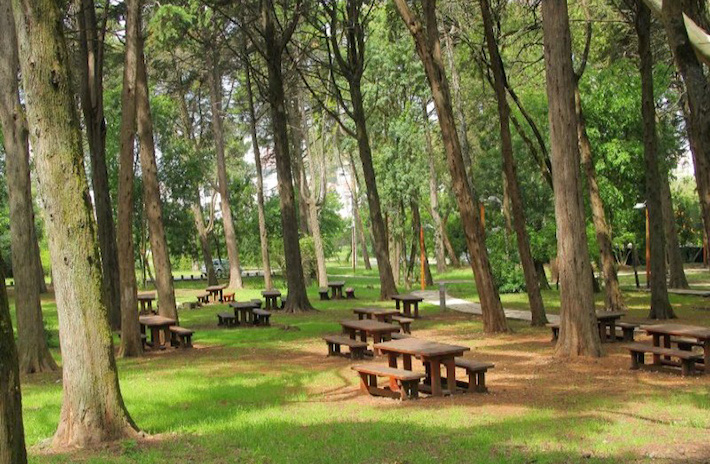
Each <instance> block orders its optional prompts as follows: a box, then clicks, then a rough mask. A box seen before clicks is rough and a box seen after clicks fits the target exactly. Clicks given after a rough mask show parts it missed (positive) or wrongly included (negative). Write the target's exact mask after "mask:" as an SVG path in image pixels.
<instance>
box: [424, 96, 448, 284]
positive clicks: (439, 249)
mask: <svg viewBox="0 0 710 464" xmlns="http://www.w3.org/2000/svg"><path fill="white" fill-rule="evenodd" d="M422 111H423V113H424V135H425V137H426V148H427V154H428V157H427V158H428V161H429V204H430V206H431V217H432V219H433V220H434V252H435V254H436V272H437V273H439V274H441V273H443V272H446V252H445V251H444V239H443V238H442V235H443V233H444V230H443V225H442V222H441V215H439V180H438V179H437V176H436V163H435V157H434V146H433V144H432V142H431V130H430V128H429V111H428V110H427V102H426V100H422Z"/></svg>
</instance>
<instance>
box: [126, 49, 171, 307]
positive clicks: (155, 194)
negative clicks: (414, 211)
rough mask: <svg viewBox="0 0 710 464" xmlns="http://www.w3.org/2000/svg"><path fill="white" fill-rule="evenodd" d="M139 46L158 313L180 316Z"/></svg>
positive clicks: (140, 118) (140, 113)
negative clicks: (166, 236)
mask: <svg viewBox="0 0 710 464" xmlns="http://www.w3.org/2000/svg"><path fill="white" fill-rule="evenodd" d="M138 47H139V49H138V66H137V73H136V121H137V124H136V125H137V129H138V140H139V142H140V162H141V171H142V173H143V198H144V201H145V214H146V218H147V220H148V231H149V236H150V251H151V253H152V255H153V268H154V269H155V288H156V290H157V291H158V313H159V314H160V315H161V316H164V317H169V318H171V319H175V320H177V316H178V314H177V305H176V303H175V288H174V286H173V272H172V266H171V265H170V252H169V250H168V242H167V239H166V238H165V226H164V225H163V205H162V202H161V199H160V184H159V182H158V165H157V162H156V160H155V141H154V139H153V118H152V116H151V112H150V97H149V93H148V73H147V71H146V63H145V55H144V54H143V42H142V40H141V39H139V41H138Z"/></svg>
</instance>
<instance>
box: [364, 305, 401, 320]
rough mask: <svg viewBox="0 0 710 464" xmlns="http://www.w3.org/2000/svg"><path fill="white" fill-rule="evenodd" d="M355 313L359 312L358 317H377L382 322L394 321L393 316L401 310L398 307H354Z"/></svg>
mask: <svg viewBox="0 0 710 464" xmlns="http://www.w3.org/2000/svg"><path fill="white" fill-rule="evenodd" d="M353 313H355V314H357V318H358V319H373V318H374V319H377V320H378V321H380V322H388V323H391V322H392V317H393V316H398V315H399V311H397V310H396V309H385V308H353Z"/></svg>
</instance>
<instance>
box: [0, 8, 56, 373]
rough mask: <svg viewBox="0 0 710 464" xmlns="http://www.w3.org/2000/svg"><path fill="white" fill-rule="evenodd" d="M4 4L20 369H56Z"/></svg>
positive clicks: (3, 68) (1, 76)
mask: <svg viewBox="0 0 710 464" xmlns="http://www.w3.org/2000/svg"><path fill="white" fill-rule="evenodd" d="M0 8H2V11H0V49H1V50H3V53H2V54H0V88H2V89H3V91H2V92H0V123H1V124H2V135H3V143H4V148H5V168H6V182H7V189H8V191H7V193H8V199H9V209H10V221H9V222H10V244H11V248H12V269H13V272H14V277H15V290H16V292H15V294H16V295H17V298H15V309H16V314H17V335H18V347H17V348H18V350H19V369H20V372H22V373H27V374H31V373H33V372H44V371H53V370H55V369H57V364H56V363H55V362H54V359H53V358H52V354H51V353H50V352H49V348H48V347H47V338H46V336H45V333H44V319H43V317H42V304H41V301H40V295H39V290H40V289H39V284H38V269H37V267H38V263H39V247H38V245H37V240H36V236H35V235H36V234H35V225H34V212H33V209H32V192H31V187H30V159H29V157H30V152H29V142H28V138H27V137H28V136H29V132H28V128H27V121H26V120H25V115H24V110H23V109H22V106H21V104H20V93H19V88H18V83H17V71H18V69H19V66H20V64H19V62H18V56H17V42H16V36H15V23H14V20H13V17H12V12H11V11H10V10H11V5H10V1H9V0H1V3H0ZM3 287H4V284H3ZM13 349H14V342H13Z"/></svg>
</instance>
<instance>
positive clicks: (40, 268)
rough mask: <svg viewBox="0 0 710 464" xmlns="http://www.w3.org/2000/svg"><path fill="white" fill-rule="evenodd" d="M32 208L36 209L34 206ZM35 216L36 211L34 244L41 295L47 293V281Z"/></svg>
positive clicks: (33, 234)
mask: <svg viewBox="0 0 710 464" xmlns="http://www.w3.org/2000/svg"><path fill="white" fill-rule="evenodd" d="M31 206H33V207H34V204H32V205H31ZM34 218H35V216H34V210H33V211H32V242H33V243H34V247H35V257H36V260H37V265H36V267H37V283H38V285H37V288H38V289H39V293H40V294H42V293H47V291H48V290H47V281H46V280H44V266H43V265H42V256H41V253H40V249H39V237H37V226H36V224H35V219H34Z"/></svg>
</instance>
